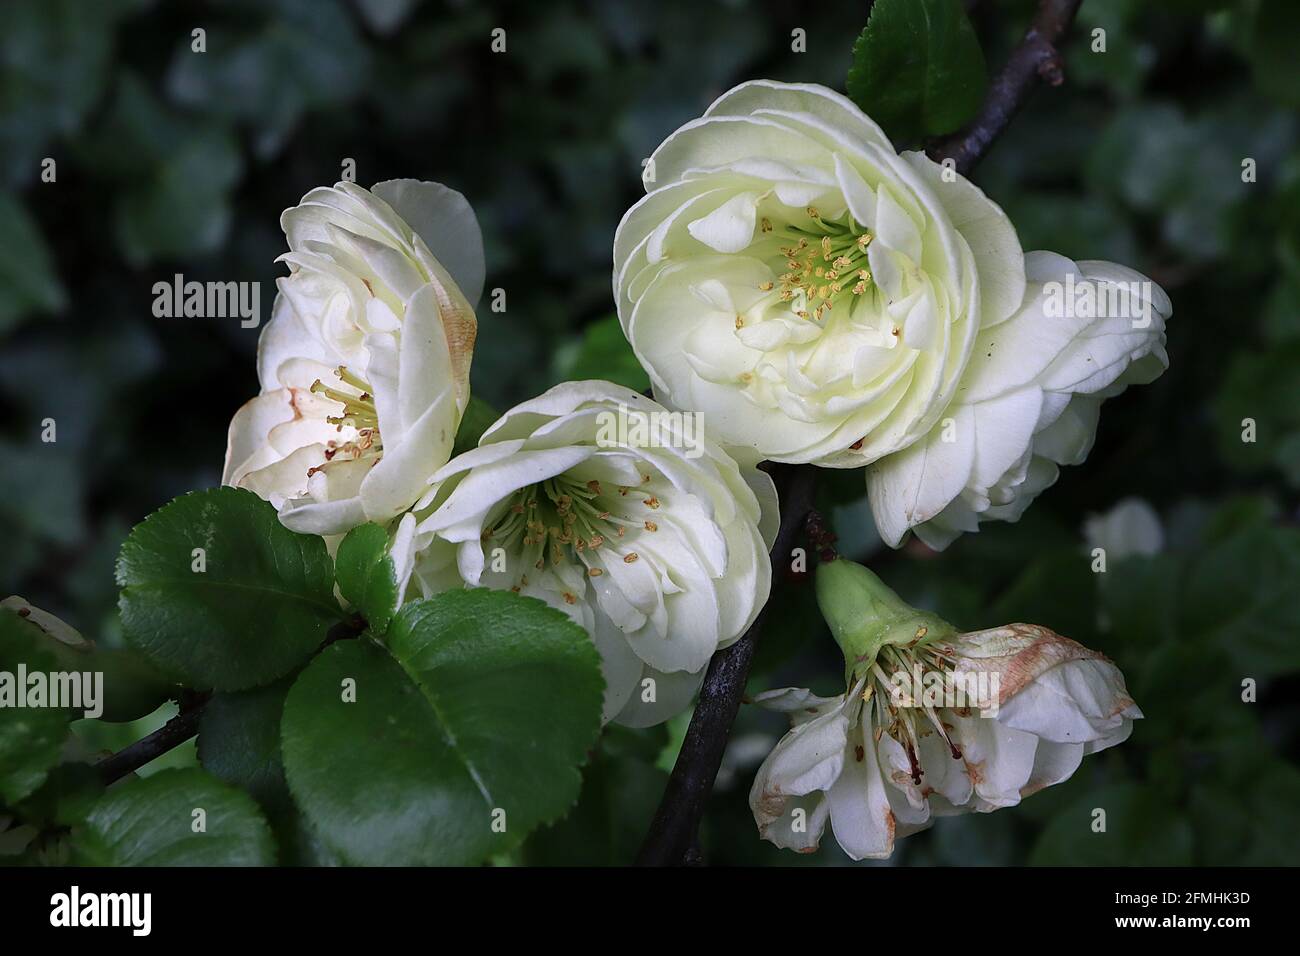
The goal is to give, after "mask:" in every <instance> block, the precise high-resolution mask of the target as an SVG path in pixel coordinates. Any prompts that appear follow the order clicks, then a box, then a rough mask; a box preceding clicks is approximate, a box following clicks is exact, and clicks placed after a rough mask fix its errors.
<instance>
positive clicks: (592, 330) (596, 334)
mask: <svg viewBox="0 0 1300 956" xmlns="http://www.w3.org/2000/svg"><path fill="white" fill-rule="evenodd" d="M561 377H563V378H565V379H569V380H572V381H580V380H583V379H599V380H602V381H606V382H613V383H614V384H615V385H625V386H627V387H628V388H630V389H632V390H633V391H637V392H644V391H646V390H648V389H649V388H650V377H649V376H648V375H646V373H645V369H643V368H642V367H641V363H640V362H639V361H637V357H636V353H635V352H633V351H632V346H631V345H630V344H628V341H627V338H626V337H625V336H624V335H623V327H622V326H621V325H619V322H618V317H617V316H612V315H611V316H609V317H607V318H604V319H600V320H599V321H596V322H592V323H591V324H589V325H588V326H587V327H586V328H584V329H583V330H582V341H581V343H580V344H579V345H578V351H577V354H576V355H574V357H573V359H572V361H571V362H570V363H569V364H568V366H567V368H566V369H565V372H564V374H563V375H562V376H561Z"/></svg>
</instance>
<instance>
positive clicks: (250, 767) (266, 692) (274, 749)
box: [198, 681, 289, 813]
mask: <svg viewBox="0 0 1300 956" xmlns="http://www.w3.org/2000/svg"><path fill="white" fill-rule="evenodd" d="M288 690H289V683H288V681H278V682H277V683H275V684H270V685H268V686H266V687H258V688H256V689H254V690H246V691H239V692H237V693H231V694H216V695H214V696H213V697H212V699H211V700H209V701H208V702H207V704H205V705H204V707H203V715H202V717H201V718H200V721H199V747H198V750H199V763H200V764H201V765H202V766H203V769H204V770H206V771H208V773H210V774H212V775H213V776H214V777H216V778H217V779H218V780H221V781H223V782H225V783H228V784H230V785H231V786H232V787H238V788H239V789H240V790H244V791H247V792H248V793H249V794H250V795H252V797H253V798H254V799H255V800H256V801H257V802H258V803H259V804H261V805H262V807H263V808H264V809H266V810H267V812H268V813H269V812H270V811H271V810H272V809H276V808H279V807H282V806H285V805H287V803H288V798H289V791H288V789H287V787H286V785H285V782H284V763H283V761H282V760H281V758H280V715H281V713H282V712H283V711H284V698H285V695H286V694H287V693H288Z"/></svg>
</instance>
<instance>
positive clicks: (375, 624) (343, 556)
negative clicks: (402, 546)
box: [334, 524, 399, 634]
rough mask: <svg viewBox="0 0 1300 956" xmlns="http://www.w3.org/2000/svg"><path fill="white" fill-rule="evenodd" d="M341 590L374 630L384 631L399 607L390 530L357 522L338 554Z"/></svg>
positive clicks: (337, 566)
mask: <svg viewBox="0 0 1300 956" xmlns="http://www.w3.org/2000/svg"><path fill="white" fill-rule="evenodd" d="M334 575H335V577H336V579H337V580H338V583H339V593H340V594H342V595H343V596H344V597H345V598H347V599H348V600H349V601H350V602H352V605H353V607H355V608H356V609H357V610H358V611H360V612H361V616H362V617H364V618H365V619H366V623H368V624H369V625H370V628H371V630H373V631H374V632H375V633H376V634H383V633H384V631H386V630H387V629H388V622H389V621H391V620H392V619H393V614H394V612H396V610H397V605H398V599H399V595H398V593H397V572H396V571H395V570H394V568H393V558H392V555H390V554H389V553H388V532H387V531H385V530H384V529H383V528H382V527H381V526H379V525H377V524H363V525H357V527H355V528H353V529H352V530H351V531H349V532H348V533H347V536H346V537H345V538H344V539H343V541H342V543H341V544H340V545H339V550H338V554H337V555H335V557H334Z"/></svg>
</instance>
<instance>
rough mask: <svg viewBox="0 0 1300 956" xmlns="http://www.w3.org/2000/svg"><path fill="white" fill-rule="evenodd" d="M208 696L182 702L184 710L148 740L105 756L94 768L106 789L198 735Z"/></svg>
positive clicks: (141, 740) (146, 738)
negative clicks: (200, 719)
mask: <svg viewBox="0 0 1300 956" xmlns="http://www.w3.org/2000/svg"><path fill="white" fill-rule="evenodd" d="M207 702H208V698H207V696H206V695H205V696H203V697H195V698H191V699H190V700H188V701H187V700H185V699H184V698H182V700H181V711H180V713H179V714H177V715H176V716H175V717H173V718H172V719H171V720H169V721H167V723H165V724H163V725H162V726H161V727H159V728H158V729H157V730H155V731H154V732H153V733H151V734H150V735H149V736H148V737H142V738H141V739H139V740H137V741H136V742H135V743H133V744H131V745H130V746H129V747H125V748H123V749H122V750H119V751H118V752H117V753H115V754H113V755H112V756H111V757H105V758H104V759H103V760H101V761H100V762H99V763H98V764H96V765H95V769H96V770H98V771H99V776H100V779H102V780H103V781H104V784H105V786H107V785H108V784H110V783H113V782H114V781H117V780H120V779H122V778H123V777H125V776H126V775H127V774H129V773H134V772H135V771H137V770H139V769H140V768H141V767H143V766H144V765H145V764H147V763H149V762H150V761H151V760H154V759H156V758H158V757H161V756H162V755H163V754H165V753H167V751H169V750H171V749H172V748H173V747H179V746H180V745H181V744H183V743H185V741H187V740H189V739H190V738H191V737H193V736H194V735H195V734H197V733H198V732H199V718H200V717H202V716H203V707H204V705H205V704H207Z"/></svg>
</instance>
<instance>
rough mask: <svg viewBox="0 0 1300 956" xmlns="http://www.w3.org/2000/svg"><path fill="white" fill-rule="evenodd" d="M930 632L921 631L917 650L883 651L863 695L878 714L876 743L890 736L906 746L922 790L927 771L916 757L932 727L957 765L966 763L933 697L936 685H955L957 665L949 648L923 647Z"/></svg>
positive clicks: (905, 647) (894, 646)
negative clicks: (954, 677)
mask: <svg viewBox="0 0 1300 956" xmlns="http://www.w3.org/2000/svg"><path fill="white" fill-rule="evenodd" d="M926 630H927V629H926V628H925V627H919V628H917V632H916V638H915V640H914V641H913V643H912V644H909V645H898V644H885V645H883V646H882V647H881V648H880V652H879V653H878V654H877V656H876V659H875V660H874V661H873V662H872V664H871V668H870V670H869V672H868V674H867V685H866V689H865V690H864V691H863V692H862V702H863V706H864V707H870V708H874V711H873V713H872V723H873V725H874V726H875V728H876V741H877V742H878V741H879V740H880V737H881V735H882V734H886V733H887V734H889V736H891V737H893V738H894V740H896V741H898V743H899V744H901V745H902V747H903V750H904V751H905V752H906V753H907V759H908V763H909V765H910V767H911V772H912V782H913V783H914V784H916V785H918V786H919V785H920V783H921V775H922V773H923V771H922V770H921V762H920V759H919V758H918V757H917V752H918V750H919V749H920V740H921V737H923V736H926V735H928V734H929V733H930V731H929V730H928V729H926V727H925V725H926V724H927V723H928V724H929V725H930V726H931V727H933V728H934V730H935V732H937V733H938V734H939V736H940V737H942V738H943V740H944V742H945V743H946V744H947V745H948V749H949V751H950V752H951V753H952V756H953V759H954V760H960V759H961V748H960V747H958V746H957V745H956V744H955V743H953V740H952V737H951V736H950V734H949V731H950V730H951V729H952V728H951V726H950V725H948V724H945V723H944V722H943V718H942V716H941V714H940V710H941V709H942V705H941V704H938V703H936V702H935V700H934V699H933V695H932V694H931V693H930V692H929V688H930V687H933V686H934V685H935V684H939V685H944V686H945V687H949V686H950V685H951V681H950V678H951V675H952V672H953V669H954V667H955V666H956V663H957V661H956V658H955V657H953V655H952V649H951V648H949V647H946V646H944V645H942V644H939V643H932V644H928V645H923V644H919V642H920V641H921V640H923V639H924V638H925V631H926ZM927 685H928V686H927Z"/></svg>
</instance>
